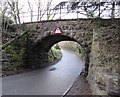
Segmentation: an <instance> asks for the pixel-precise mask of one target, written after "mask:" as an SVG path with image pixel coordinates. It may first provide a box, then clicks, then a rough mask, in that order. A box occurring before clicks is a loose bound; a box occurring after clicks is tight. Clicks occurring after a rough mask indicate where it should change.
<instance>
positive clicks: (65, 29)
mask: <svg viewBox="0 0 120 97" xmlns="http://www.w3.org/2000/svg"><path fill="white" fill-rule="evenodd" d="M119 21H120V20H119V19H113V20H111V19H72V20H71V19H70V20H51V21H42V22H32V23H31V22H30V23H25V24H23V25H24V27H27V28H28V29H29V30H30V31H31V32H32V33H33V34H32V37H31V41H30V42H29V43H28V49H27V51H26V52H27V53H28V54H27V56H26V63H27V64H29V65H33V66H39V65H40V64H41V65H42V63H43V62H44V61H46V60H47V56H48V55H47V54H48V51H49V50H50V48H51V47H52V46H53V45H54V44H56V43H58V42H60V41H75V42H78V43H79V44H80V45H81V46H82V47H83V48H84V50H85V52H86V58H85V71H86V72H88V68H89V64H90V54H91V53H92V45H93V43H95V41H96V40H99V38H100V39H102V37H107V35H108V34H109V33H111V32H109V33H106V34H105V35H103V36H102V35H101V34H100V35H101V36H100V35H99V33H100V32H101V30H100V28H105V27H106V29H107V27H109V26H115V25H117V26H118V25H119V23H120V22H119ZM57 27H59V28H60V30H61V31H62V33H61V34H54V33H53V32H54V31H55V29H56V28H57ZM106 29H104V31H105V30H106ZM115 30H116V29H115ZM104 31H103V32H104ZM111 31H112V30H111ZM116 33H117V32H116ZM97 34H98V35H97ZM94 36H96V37H94ZM108 37H109V36H108ZM104 45H105V44H104Z"/></svg>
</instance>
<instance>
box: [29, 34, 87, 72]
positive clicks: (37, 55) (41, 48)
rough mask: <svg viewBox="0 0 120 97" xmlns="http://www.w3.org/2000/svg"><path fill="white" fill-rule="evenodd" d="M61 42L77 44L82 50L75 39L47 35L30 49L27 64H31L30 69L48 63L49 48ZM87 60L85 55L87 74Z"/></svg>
mask: <svg viewBox="0 0 120 97" xmlns="http://www.w3.org/2000/svg"><path fill="white" fill-rule="evenodd" d="M61 41H73V42H77V43H78V44H79V45H80V46H81V47H82V48H83V49H84V46H82V44H80V43H79V42H78V41H77V40H76V39H74V38H71V37H69V36H65V35H59V34H57V35H48V36H46V37H44V38H42V39H40V40H38V41H37V42H36V44H35V45H34V46H33V47H32V49H33V52H31V55H32V58H30V59H31V60H29V64H31V63H32V64H31V65H32V67H33V66H34V67H40V66H41V65H43V64H44V63H45V62H47V61H48V52H49V50H50V49H51V47H52V46H53V45H54V44H56V43H59V42H61ZM84 50H85V49H84ZM85 53H86V51H85ZM86 58H87V59H86ZM88 58H89V56H87V55H86V57H85V71H87V72H88V67H89V66H88V64H89V62H88V61H89V60H88ZM86 61H87V62H86ZM86 63H87V65H86ZM31 65H30V66H31Z"/></svg>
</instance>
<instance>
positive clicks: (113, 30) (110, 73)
mask: <svg viewBox="0 0 120 97" xmlns="http://www.w3.org/2000/svg"><path fill="white" fill-rule="evenodd" d="M119 29H120V20H119V19H118V20H111V21H108V20H106V21H104V23H103V20H98V21H95V26H94V31H93V43H92V52H91V58H90V67H89V75H88V80H89V83H90V85H91V89H92V90H93V94H94V95H110V96H111V95H120V94H119V93H120V91H119V88H120V87H119V84H118V82H119V81H118V76H119V74H120V72H119V70H120V68H119V65H120V64H119V62H120V59H119V58H120V31H119Z"/></svg>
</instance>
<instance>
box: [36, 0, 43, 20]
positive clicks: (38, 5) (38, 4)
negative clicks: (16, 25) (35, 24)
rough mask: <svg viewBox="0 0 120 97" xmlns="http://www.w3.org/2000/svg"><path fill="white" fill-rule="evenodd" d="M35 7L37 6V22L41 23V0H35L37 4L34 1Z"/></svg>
mask: <svg viewBox="0 0 120 97" xmlns="http://www.w3.org/2000/svg"><path fill="white" fill-rule="evenodd" d="M34 1H35V0H34ZM35 3H36V5H37V14H38V15H37V21H39V20H40V21H41V18H42V17H41V15H42V1H41V0H37V2H36V1H35Z"/></svg>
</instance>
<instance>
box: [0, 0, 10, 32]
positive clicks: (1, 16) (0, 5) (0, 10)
mask: <svg viewBox="0 0 120 97" xmlns="http://www.w3.org/2000/svg"><path fill="white" fill-rule="evenodd" d="M7 10H8V4H7V2H3V1H0V26H1V29H2V31H3V30H5V29H7V25H6V22H5V17H6V13H7Z"/></svg>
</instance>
